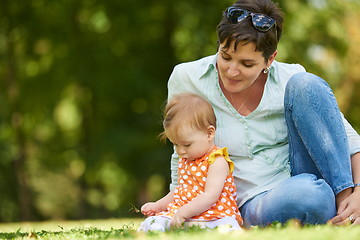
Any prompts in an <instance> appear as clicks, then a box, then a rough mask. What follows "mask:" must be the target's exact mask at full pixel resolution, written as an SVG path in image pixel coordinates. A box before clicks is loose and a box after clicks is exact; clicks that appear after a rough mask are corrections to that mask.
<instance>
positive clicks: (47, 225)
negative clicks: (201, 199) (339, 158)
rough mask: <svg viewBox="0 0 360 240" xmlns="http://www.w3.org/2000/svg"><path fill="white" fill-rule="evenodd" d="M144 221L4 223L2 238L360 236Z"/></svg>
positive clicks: (346, 231) (353, 229) (350, 231)
mask: <svg viewBox="0 0 360 240" xmlns="http://www.w3.org/2000/svg"><path fill="white" fill-rule="evenodd" d="M140 221H141V219H108V220H83V221H48V222H26V223H3V224H0V239H80V240H81V239H142V240H146V239H186V240H192V239H206V240H218V239H221V238H226V240H232V239H241V240H257V239H261V240H263V239H266V240H272V239H274V240H279V239H287V240H292V239H301V240H305V239H306V240H307V239H319V240H320V239H324V240H329V239H346V240H352V239H354V240H355V239H356V240H358V239H360V226H343V227H334V226H329V225H322V226H303V227H301V226H299V225H298V224H296V223H295V222H290V223H288V224H287V225H286V226H281V225H279V224H273V225H272V226H270V227H268V228H263V229H260V228H252V229H250V230H244V231H234V232H230V233H229V232H227V231H226V229H215V230H202V229H194V228H193V229H189V230H176V231H171V232H166V233H138V232H136V229H137V227H138V226H139V223H140Z"/></svg>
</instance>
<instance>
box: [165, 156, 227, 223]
mask: <svg viewBox="0 0 360 240" xmlns="http://www.w3.org/2000/svg"><path fill="white" fill-rule="evenodd" d="M228 174H229V163H228V162H227V161H226V160H225V158H224V157H217V158H216V160H215V162H214V163H212V164H211V165H210V166H209V170H208V175H207V179H206V186H205V192H204V193H202V194H200V195H199V196H197V197H196V198H194V199H193V200H192V201H191V202H189V203H188V204H186V205H184V206H183V207H181V208H180V209H179V210H178V211H177V212H176V214H175V216H174V217H173V218H172V220H171V223H170V224H171V226H180V225H181V224H182V223H183V222H185V220H186V219H188V218H191V217H193V216H196V215H199V214H200V213H202V212H204V211H206V210H208V209H209V208H211V206H212V205H214V203H216V202H217V201H218V199H219V197H220V194H221V192H222V190H223V188H224V184H225V180H226V177H227V175H228Z"/></svg>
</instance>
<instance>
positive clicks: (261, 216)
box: [168, 0, 360, 226]
mask: <svg viewBox="0 0 360 240" xmlns="http://www.w3.org/2000/svg"><path fill="white" fill-rule="evenodd" d="M282 21H283V18H282V12H281V11H280V9H279V8H278V7H277V6H276V5H275V4H274V3H273V2H271V1H270V0H239V1H237V2H236V3H235V4H233V6H232V7H230V8H228V9H226V10H225V11H224V14H223V17H222V20H221V21H220V23H219V25H218V28H217V34H218V42H219V45H218V52H217V53H216V54H215V55H213V56H208V57H205V58H203V59H200V60H198V61H194V62H189V63H183V64H180V65H178V66H176V67H175V68H174V71H173V73H172V74H171V76H170V79H169V82H168V91H169V96H168V97H169V98H171V97H172V96H173V95H175V94H178V93H182V92H192V93H195V94H198V95H201V96H203V97H204V98H206V99H207V100H208V101H209V102H210V103H211V104H212V106H213V108H214V110H215V114H216V118H217V126H218V128H217V135H216V138H215V143H216V145H217V146H219V147H225V146H226V147H228V149H229V154H230V158H231V159H232V160H233V161H234V163H235V170H234V177H235V181H236V185H237V193H238V206H239V208H240V211H241V215H242V217H243V219H244V225H245V226H251V225H260V226H266V225H268V224H270V223H272V222H274V221H279V222H282V223H284V222H286V221H287V220H289V219H293V218H295V219H298V220H300V221H301V222H302V223H307V224H323V223H326V222H327V221H329V220H331V222H332V223H333V224H346V223H349V222H351V223H354V224H359V223H360V187H359V186H360V137H359V135H358V134H357V133H356V131H355V130H354V129H353V128H352V127H351V126H350V125H349V123H348V122H347V121H346V120H345V119H344V117H343V116H342V114H341V113H340V111H339V109H338V106H337V103H336V100H335V97H334V95H333V93H332V91H331V89H330V88H329V86H328V84H327V83H326V82H325V81H324V80H322V79H321V78H319V77H317V76H315V75H312V74H310V73H306V72H305V69H304V68H303V67H302V66H301V65H298V64H285V63H280V62H277V61H275V57H276V54H277V50H276V49H277V44H278V41H279V39H280V37H281V33H282ZM171 162H172V164H171V170H172V185H171V189H173V188H174V187H175V185H176V183H177V162H178V156H177V154H176V153H174V154H173V155H172V160H171Z"/></svg>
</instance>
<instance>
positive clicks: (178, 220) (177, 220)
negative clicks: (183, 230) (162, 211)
mask: <svg viewBox="0 0 360 240" xmlns="http://www.w3.org/2000/svg"><path fill="white" fill-rule="evenodd" d="M178 213H179V211H178V212H177V213H176V214H175V215H174V217H173V218H172V219H171V221H170V227H171V228H180V227H181V226H182V225H183V223H184V222H185V221H186V218H185V217H184V216H182V215H181V214H178Z"/></svg>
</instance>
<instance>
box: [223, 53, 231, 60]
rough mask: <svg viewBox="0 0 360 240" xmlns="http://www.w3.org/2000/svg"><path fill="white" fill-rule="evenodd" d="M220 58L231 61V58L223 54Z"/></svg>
mask: <svg viewBox="0 0 360 240" xmlns="http://www.w3.org/2000/svg"><path fill="white" fill-rule="evenodd" d="M221 57H222V58H223V59H224V60H230V59H231V57H229V56H225V55H224V54H221Z"/></svg>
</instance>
